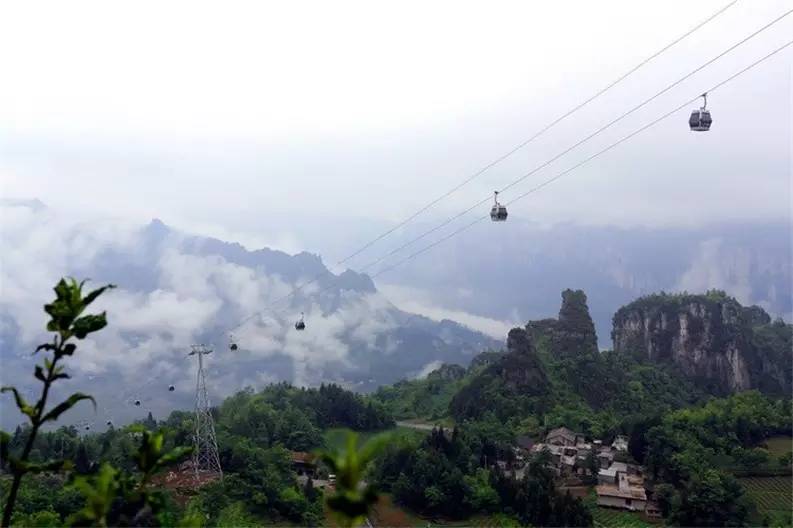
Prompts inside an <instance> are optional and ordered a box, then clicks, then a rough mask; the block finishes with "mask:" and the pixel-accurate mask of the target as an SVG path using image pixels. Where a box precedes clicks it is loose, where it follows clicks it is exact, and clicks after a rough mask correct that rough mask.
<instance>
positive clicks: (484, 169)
mask: <svg viewBox="0 0 793 528" xmlns="http://www.w3.org/2000/svg"><path fill="white" fill-rule="evenodd" d="M738 1H739V0H732V1H731V2H729V3H728V4H726V5H725V6H723V7H722V8H721V9H719V10H718V11H716V12H715V13H713V14H711V15H710V16H709V17H707V18H706V19H704V20H702V21H701V22H699V23H698V24H696V25H695V26H694V27H692V28H691V29H689V30H688V31H686V32H685V33H683V34H682V35H680V36H679V37H677V38H676V39H674V40H673V41H671V42H670V43H669V44H667V45H665V46H664V47H662V48H661V49H659V50H658V51H656V52H655V53H653V54H652V55H650V56H649V57H647V58H646V59H644V60H642V61H641V62H639V63H638V64H637V65H636V66H634V67H633V68H631V69H630V70H628V71H627V72H625V73H623V74H622V75H620V76H619V77H617V78H616V79H615V80H614V81H612V82H611V83H609V84H608V85H606V86H605V87H603V88H601V89H600V90H598V91H597V92H595V93H594V94H593V95H591V96H590V97H588V98H587V99H585V100H584V101H582V102H581V103H579V104H578V105H576V106H574V107H573V108H571V109H570V110H568V111H567V112H565V113H564V114H562V115H561V116H559V117H557V118H556V119H554V120H553V121H551V122H550V123H548V124H547V125H545V126H544V127H543V128H541V129H540V130H539V131H538V132H536V133H535V134H534V135H533V136H531V137H530V138H529V139H527V140H525V141H523V142H522V143H520V144H518V145H517V146H515V147H513V148H512V149H511V150H509V151H508V152H506V153H505V154H502V155H501V156H499V157H498V158H496V159H495V160H493V161H491V162H490V163H488V164H487V165H485V166H484V167H482V168H481V169H479V170H478V171H476V172H475V173H473V174H472V175H471V176H469V177H468V178H466V179H465V180H463V181H462V182H460V183H459V184H457V185H456V186H455V187H453V188H452V189H451V190H449V191H447V192H445V193H444V194H442V195H441V196H439V197H438V198H436V199H434V200H432V201H431V202H430V203H428V204H426V205H425V206H423V207H422V208H420V209H419V210H418V211H416V212H415V213H413V214H412V215H410V216H409V217H408V218H405V219H404V220H402V221H401V222H399V223H398V224H396V225H395V226H393V227H391V228H389V229H388V230H386V231H385V232H383V233H381V234H380V235H378V236H377V237H375V238H374V239H372V240H370V241H369V242H367V243H366V244H364V245H363V246H361V247H360V248H358V249H357V250H356V251H355V252H353V253H351V254H350V255H348V256H346V257H344V258H343V259H341V260H339V261H338V262H336V265H337V266H340V265H342V264H344V263H345V262H347V261H349V260H351V259H352V258H354V257H356V256H358V255H359V254H361V253H363V252H364V251H365V250H367V249H369V248H370V247H371V246H373V245H374V244H376V243H377V242H379V241H380V240H382V239H384V238H385V237H387V236H388V235H390V234H391V233H393V232H394V231H396V230H397V229H399V228H401V227H403V226H405V225H407V224H408V223H410V222H411V221H413V220H414V219H415V218H416V217H418V216H419V215H421V214H422V213H424V212H425V211H427V210H428V209H430V208H431V207H433V206H435V205H436V204H438V203H439V202H441V201H442V200H444V199H445V198H447V197H449V196H450V195H452V194H454V193H455V192H457V191H458V190H460V189H461V188H463V187H464V186H465V185H467V184H468V183H470V182H471V181H473V180H474V179H475V178H477V177H479V176H481V175H482V174H484V173H485V172H487V171H488V170H490V169H491V168H493V167H494V166H496V165H498V164H499V163H501V162H502V161H504V160H505V159H507V158H509V157H510V156H512V155H513V154H515V153H516V152H517V151H519V150H520V149H522V148H523V147H525V146H526V145H528V144H529V143H531V142H532V141H534V140H535V139H537V138H539V137H540V136H542V135H543V134H544V133H545V132H547V131H548V130H550V129H551V128H553V127H554V126H556V125H557V124H559V123H560V122H562V121H564V120H565V119H567V118H568V117H570V116H571V115H572V114H574V113H575V112H577V111H578V110H580V109H582V108H583V107H585V106H586V105H588V104H589V103H591V102H592V101H594V100H595V99H597V98H598V97H600V96H601V95H603V94H604V93H606V92H607V91H609V90H610V89H612V88H614V87H615V86H616V85H618V84H619V83H621V82H622V81H624V80H625V79H627V78H628V77H629V76H631V75H632V74H634V73H636V72H637V71H638V70H639V69H640V68H642V67H643V66H645V65H646V64H647V63H649V62H650V61H652V60H653V59H655V58H657V57H658V56H660V55H661V54H663V53H664V52H666V51H667V50H669V49H670V48H672V47H673V46H675V45H676V44H678V43H679V42H681V41H682V40H684V39H685V38H687V37H688V36H690V35H691V34H692V33H694V32H695V31H697V30H699V29H700V28H702V27H703V26H704V25H706V24H707V23H709V22H710V21H712V20H713V19H715V18H716V17H718V16H719V15H721V14H722V13H724V12H725V11H727V9H729V8H730V7H732V6H733V5H735V4H736V3H738ZM477 205H481V204H477ZM389 256H390V254H389ZM381 260H382V259H378V260H377V261H375V262H373V263H372V265H374V264H376V263H377V262H380V261H381ZM367 268H368V266H367ZM365 269H366V268H365ZM325 274H326V272H321V273H319V274H318V275H316V276H315V277H313V278H312V279H310V280H308V281H306V282H305V283H303V284H300V285H299V286H297V287H296V288H295V291H293V292H292V293H290V294H287V295H285V296H283V297H280V298H278V299H276V300H275V301H273V302H272V303H271V304H277V303H279V302H281V301H283V300H286V299H288V298H289V297H291V296H292V295H294V294H295V293H297V291H300V290H302V289H303V288H304V287H306V286H308V285H309V284H313V283H315V282H316V281H318V280H319V279H320V278H322V277H323V276H324V275H325ZM256 315H258V313H256V314H253V315H251V316H250V317H248V318H246V319H245V320H244V321H243V322H241V323H239V324H238V325H236V326H235V327H233V328H232V329H231V330H235V329H236V328H238V327H239V326H242V325H243V324H244V323H246V322H247V321H249V320H251V319H252V318H254V317H256Z"/></svg>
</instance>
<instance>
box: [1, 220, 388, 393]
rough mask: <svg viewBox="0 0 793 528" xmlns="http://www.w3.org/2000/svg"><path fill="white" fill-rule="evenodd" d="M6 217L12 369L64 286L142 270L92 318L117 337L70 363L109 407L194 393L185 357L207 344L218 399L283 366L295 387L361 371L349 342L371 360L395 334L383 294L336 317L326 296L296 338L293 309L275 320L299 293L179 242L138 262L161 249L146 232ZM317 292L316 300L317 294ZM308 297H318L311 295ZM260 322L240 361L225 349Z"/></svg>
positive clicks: (245, 340) (341, 308)
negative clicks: (76, 279)
mask: <svg viewBox="0 0 793 528" xmlns="http://www.w3.org/2000/svg"><path fill="white" fill-rule="evenodd" d="M1 212H2V218H3V230H2V234H1V235H0V250H2V254H3V263H2V264H3V265H2V269H0V285H2V291H1V292H0V293H1V295H0V315H2V318H1V319H0V320H2V323H3V324H2V332H3V338H4V342H6V341H7V342H8V344H9V346H8V347H6V346H4V347H3V355H4V357H3V361H4V363H6V362H9V361H16V362H17V363H18V362H19V361H22V359H20V358H23V357H24V358H26V354H27V352H28V351H29V350H31V349H32V347H34V346H35V344H37V343H39V342H41V341H43V340H45V339H47V334H46V333H45V332H44V328H43V322H44V319H45V316H44V314H43V313H42V311H41V304H42V302H44V301H45V300H47V299H49V298H51V296H52V293H51V290H50V288H51V287H52V285H54V284H55V282H56V281H57V280H58V279H59V278H60V277H61V275H62V274H64V273H72V272H74V270H78V271H80V270H91V269H97V268H101V267H102V266H108V265H110V267H111V268H112V269H113V270H114V272H116V273H117V272H118V271H117V270H118V269H121V270H124V269H125V268H124V267H123V266H124V265H125V264H128V263H130V262H131V261H135V260H136V259H139V260H140V262H136V264H140V268H130V269H132V271H129V273H130V274H131V275H126V274H125V273H127V272H126V271H125V272H124V273H122V274H120V275H119V276H118V277H117V281H116V282H118V286H119V287H118V288H117V289H115V290H112V291H110V292H108V293H106V294H105V295H103V296H102V297H100V298H99V299H98V300H97V301H96V303H95V305H93V306H92V308H93V309H95V310H106V311H107V313H108V320H109V326H108V327H107V328H106V329H104V330H102V331H101V332H98V333H97V334H94V335H93V336H91V337H90V338H89V339H86V340H85V341H83V342H81V343H80V349H79V353H78V354H77V355H75V356H74V358H70V362H69V363H70V364H69V369H70V371H71V372H73V373H74V375H75V378H76V379H77V380H80V381H81V382H86V381H90V385H91V386H92V387H94V389H96V390H104V391H109V392H110V393H111V394H110V395H109V397H110V399H111V400H116V401H118V402H123V401H126V400H129V399H130V398H132V396H131V395H129V394H122V395H119V394H117V391H118V387H122V386H123V387H132V392H134V393H135V394H136V395H137V396H136V397H138V398H143V396H141V394H143V393H145V392H146V387H148V386H150V385H151V384H152V383H154V381H155V380H156V382H157V385H158V386H160V387H159V388H160V389H162V387H161V386H166V387H167V386H168V385H169V384H174V385H176V386H177V387H181V388H182V389H184V388H189V387H190V386H191V379H192V377H193V376H194V375H195V374H194V367H193V365H192V363H191V362H188V360H187V359H186V353H187V352H188V350H189V345H190V344H192V343H197V342H203V341H204V340H207V339H209V343H210V344H211V345H212V346H214V348H215V352H216V355H215V356H213V357H212V359H211V360H208V361H209V362H210V363H214V368H215V370H216V377H217V378H216V380H215V385H214V386H215V387H221V389H217V390H216V391H217V394H216V396H217V397H220V396H223V395H226V394H229V393H231V392H234V391H236V390H238V389H240V388H242V387H243V386H245V385H260V384H261V383H263V382H265V381H272V380H274V379H278V378H281V379H282V378H283V373H272V372H269V371H268V368H269V366H271V362H272V361H278V358H279V357H281V358H287V359H288V360H289V363H286V365H291V367H290V368H291V375H289V376H288V378H290V379H292V381H293V382H295V383H297V384H314V383H317V382H318V381H320V380H322V379H323V376H324V375H325V369H326V367H327V366H328V365H341V366H346V367H348V368H351V367H353V366H354V365H353V364H352V363H351V362H350V358H349V354H350V345H349V343H350V342H351V341H355V342H360V343H363V344H364V346H366V347H368V348H373V347H374V346H375V340H376V337H377V334H379V333H382V332H387V331H389V330H391V329H393V328H394V327H395V326H396V324H397V323H396V321H395V320H394V317H393V315H391V314H390V312H393V311H394V308H393V306H392V305H391V304H390V303H389V302H388V301H387V300H386V299H385V298H384V297H383V296H382V295H380V294H378V293H374V294H359V293H355V292H349V291H341V292H340V293H339V297H340V298H339V301H338V307H337V308H336V309H334V310H332V311H327V309H326V307H325V306H324V304H325V302H326V301H329V300H330V299H329V298H328V296H329V295H331V293H328V292H324V293H322V295H320V296H319V297H316V298H315V299H314V300H313V301H312V302H310V303H309V304H307V305H304V306H300V310H302V311H304V312H305V317H306V324H307V326H308V328H309V329H310V331H307V332H296V331H295V330H294V327H293V325H294V321H295V319H294V318H295V317H296V310H295V308H296V307H293V306H292V305H282V307H279V308H277V309H275V310H270V309H269V307H270V306H271V304H272V303H273V301H275V300H276V299H280V298H282V297H284V296H286V295H287V294H289V293H290V292H291V291H292V288H293V285H291V284H288V283H286V282H284V280H283V279H282V278H281V277H279V276H277V275H275V274H267V273H265V272H264V270H263V269H262V268H252V267H247V266H242V265H239V264H235V263H233V262H229V261H227V260H225V259H224V258H222V257H220V256H216V255H196V254H192V253H186V252H184V251H182V250H180V249H179V248H180V245H179V241H180V235H174V234H171V235H169V237H168V238H167V239H166V241H165V243H164V244H163V245H162V246H161V247H158V249H157V250H156V251H154V252H153V253H152V255H150V257H151V260H150V261H147V260H145V258H142V257H141V256H140V254H141V252H142V251H143V250H142V249H141V248H143V247H146V246H147V245H150V244H151V243H152V242H151V240H149V239H148V238H146V237H147V235H146V234H145V231H144V230H140V229H134V228H130V227H128V226H124V225H116V224H113V223H107V222H74V221H70V220H69V219H68V218H65V217H63V216H61V215H59V214H57V213H55V212H53V211H52V210H49V209H45V210H44V211H41V212H35V211H33V210H31V209H30V208H29V207H26V206H24V205H23V206H18V205H4V206H3V207H2V208H1ZM108 261H110V264H108ZM140 269H144V270H145V271H146V273H148V274H150V275H151V276H152V277H153V281H154V284H153V287H151V288H148V289H147V288H145V287H140V285H141V284H146V281H145V280H143V279H142V278H141V277H140V276H133V275H136V274H138V275H139V272H140ZM75 274H76V273H75ZM301 280H305V278H303V279H301ZM298 282H300V281H298ZM130 285H131V286H132V287H130ZM136 285H137V286H136ZM313 292H314V293H318V291H317V289H316V286H313ZM305 293H306V294H307V295H310V294H311V293H312V289H311V288H307V291H306V292H305ZM258 311H263V312H262V313H261V314H259V315H256V316H254V317H252V318H251V319H250V320H249V321H248V322H246V323H245V324H244V325H243V326H241V327H240V328H237V329H236V330H234V336H235V340H236V341H237V342H238V344H239V351H238V352H237V353H236V354H235V355H233V356H232V355H231V353H230V351H229V350H227V348H226V345H227V339H228V336H226V335H224V334H222V333H218V329H222V328H225V327H228V326H230V325H232V324H234V323H235V322H238V321H240V320H242V319H243V317H246V316H249V315H250V314H254V313H256V312H258ZM12 342H13V350H15V351H16V352H17V353H18V354H20V358H17V359H16V360H15V359H14V358H12V357H11V356H10V351H11V350H10V349H11V348H12V347H11V344H12ZM24 361H27V359H24ZM25 364H27V363H25ZM3 370H4V372H10V369H6V368H4V369H3ZM141 380H145V383H141ZM114 387H115V389H114ZM114 390H115V392H116V394H112V392H113V391H114ZM154 392H155V393H157V392H158V390H155V391H154ZM159 392H161V390H159ZM180 392H181V391H180ZM176 396H178V395H175V397H176ZM153 401H154V402H155V403H156V401H157V400H153ZM164 403H167V402H164ZM152 405H154V403H152Z"/></svg>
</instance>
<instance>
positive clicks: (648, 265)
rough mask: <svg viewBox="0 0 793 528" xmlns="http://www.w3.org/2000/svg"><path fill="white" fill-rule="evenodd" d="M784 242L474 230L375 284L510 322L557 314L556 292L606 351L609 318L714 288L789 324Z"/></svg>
mask: <svg viewBox="0 0 793 528" xmlns="http://www.w3.org/2000/svg"><path fill="white" fill-rule="evenodd" d="M420 231H421V228H418V227H417V228H416V229H415V233H418V232H420ZM405 236H406V238H408V239H409V238H411V237H412V236H414V232H410V233H408V234H406V235H405ZM792 240H793V231H791V224H790V222H789V221H784V222H778V223H769V222H766V223H760V222H758V223H744V224H732V225H730V224H722V225H712V226H702V227H696V228H694V227H692V228H680V227H677V228H660V227H659V228H639V227H637V228H619V227H610V226H586V225H577V224H558V225H553V226H541V225H538V224H532V223H529V222H522V221H521V220H520V219H519V218H516V219H515V220H514V221H513V220H512V219H510V220H508V221H507V222H505V223H504V224H503V225H498V226H493V225H490V224H489V223H487V224H478V225H477V226H475V227H474V228H472V229H470V230H468V231H466V232H465V234H464V235H461V236H457V237H454V238H452V239H451V240H449V242H446V243H444V244H440V245H438V246H437V247H435V248H434V249H433V250H432V257H431V258H430V257H426V256H425V257H418V258H416V259H414V260H413V261H410V262H408V263H407V264H406V265H405V266H403V267H400V268H397V269H395V270H394V271H392V272H390V273H389V274H388V275H387V276H385V277H384V279H383V280H387V281H390V282H392V283H393V284H398V285H401V286H403V287H412V288H415V289H417V290H419V291H427V292H431V295H432V299H433V302H434V303H435V304H436V305H438V306H443V307H445V308H447V309H450V310H460V311H465V312H468V313H471V314H474V315H478V316H483V317H490V318H494V319H498V320H508V321H513V322H514V323H519V322H523V321H528V320H536V319H540V318H543V317H546V316H547V314H549V313H553V312H554V311H556V310H557V308H558V305H557V299H558V294H559V292H560V291H562V290H564V289H566V288H574V289H582V290H584V291H585V292H586V293H587V297H588V300H589V307H590V311H591V314H592V319H593V321H594V323H595V328H596V330H597V334H598V337H599V342H598V344H599V346H600V347H601V348H609V347H611V341H610V339H609V334H610V332H611V318H612V316H613V314H614V313H615V312H616V311H617V310H618V309H619V308H620V306H623V305H625V304H628V303H629V302H631V301H632V300H634V299H636V298H637V297H640V296H642V295H647V294H650V293H653V292H660V291H667V292H677V291H683V290H687V291H696V292H704V291H707V290H709V289H714V288H715V289H719V290H724V291H726V292H727V293H728V294H729V295H732V296H733V297H736V298H737V299H738V300H739V301H740V302H741V303H743V304H744V305H752V304H756V305H759V306H761V307H762V308H763V309H764V310H766V311H767V312H768V313H769V314H771V316H772V317H776V316H783V317H784V318H785V319H786V320H790V319H791V316H792V315H793V282H792V281H791V273H792V272H793V260H792V259H793V248H791V241H792ZM401 242H402V241H401V240H399V241H394V242H393V246H394V247H398V246H399V245H400V243H401Z"/></svg>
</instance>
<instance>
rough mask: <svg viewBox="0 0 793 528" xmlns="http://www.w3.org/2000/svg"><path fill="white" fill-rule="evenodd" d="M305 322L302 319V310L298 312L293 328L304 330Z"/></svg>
mask: <svg viewBox="0 0 793 528" xmlns="http://www.w3.org/2000/svg"><path fill="white" fill-rule="evenodd" d="M305 329H306V323H305V322H304V321H303V312H300V319H298V321H297V322H296V323H295V330H305Z"/></svg>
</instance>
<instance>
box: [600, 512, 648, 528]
mask: <svg viewBox="0 0 793 528" xmlns="http://www.w3.org/2000/svg"><path fill="white" fill-rule="evenodd" d="M592 517H593V518H594V521H595V526H596V527H597V528H601V527H602V528H648V527H651V526H653V525H652V524H650V523H648V522H647V521H645V520H644V519H643V518H642V517H641V515H640V514H638V513H634V512H628V511H620V510H613V509H611V508H595V509H594V510H593V511H592Z"/></svg>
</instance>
